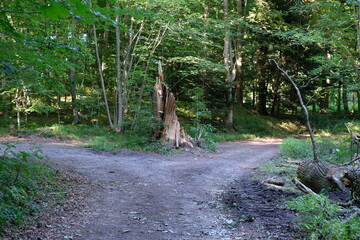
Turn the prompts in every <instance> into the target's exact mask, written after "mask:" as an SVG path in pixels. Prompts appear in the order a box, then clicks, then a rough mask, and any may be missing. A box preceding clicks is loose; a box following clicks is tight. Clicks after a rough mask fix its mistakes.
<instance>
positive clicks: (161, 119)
mask: <svg viewBox="0 0 360 240" xmlns="http://www.w3.org/2000/svg"><path fill="white" fill-rule="evenodd" d="M164 83H165V82H164V73H163V70H162V66H161V63H160V62H159V77H158V78H157V79H156V84H155V86H154V93H155V96H154V97H155V116H156V122H157V126H156V129H155V130H154V133H153V136H154V137H155V138H158V139H160V140H161V142H162V144H164V145H167V146H169V147H175V148H179V147H190V148H192V147H193V144H192V138H191V137H190V136H189V135H187V134H186V133H185V131H184V129H183V128H181V127H180V122H179V120H178V117H177V115H176V104H175V97H174V94H173V93H172V92H171V91H170V89H169V88H168V87H166V86H165V84H164Z"/></svg>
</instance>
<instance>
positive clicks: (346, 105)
mask: <svg viewBox="0 0 360 240" xmlns="http://www.w3.org/2000/svg"><path fill="white" fill-rule="evenodd" d="M342 87H343V92H342V98H343V106H344V112H345V113H348V112H349V103H348V101H349V99H348V90H347V84H346V83H345V81H344V82H343V84H342Z"/></svg>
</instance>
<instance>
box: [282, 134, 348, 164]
mask: <svg viewBox="0 0 360 240" xmlns="http://www.w3.org/2000/svg"><path fill="white" fill-rule="evenodd" d="M315 140H316V143H317V146H318V150H319V154H318V157H319V159H320V160H323V161H328V162H332V163H345V162H348V161H350V159H351V155H352V154H354V152H350V141H351V139H350V136H349V135H338V136H332V137H316V138H315ZM353 151H355V149H353ZM280 152H281V155H282V156H283V157H285V158H290V159H295V160H304V159H311V158H312V157H313V152H312V145H311V142H310V139H296V138H292V137H289V138H285V139H284V140H283V142H282V144H281V146H280Z"/></svg>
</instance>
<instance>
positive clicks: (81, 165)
mask: <svg viewBox="0 0 360 240" xmlns="http://www.w3.org/2000/svg"><path fill="white" fill-rule="evenodd" d="M279 143H280V140H279V139H257V140H250V141H242V142H232V143H223V144H220V148H219V151H218V152H217V153H196V154H194V153H184V154H181V155H171V156H164V155H159V154H155V153H142V152H133V151H130V150H120V151H115V152H100V151H94V150H90V149H84V148H78V147H73V146H61V145H54V144H44V143H41V144H39V146H40V147H41V149H42V150H43V153H44V155H46V156H48V158H49V159H50V161H51V162H53V163H55V164H56V165H58V166H59V167H60V168H65V169H70V170H73V171H74V172H76V173H80V174H81V175H85V176H86V177H87V178H88V179H89V181H90V182H91V183H92V184H93V185H94V186H95V187H93V188H91V189H92V190H91V191H92V192H91V193H89V195H88V196H86V197H84V198H85V200H84V204H83V205H81V206H83V209H79V211H80V212H81V211H83V213H79V214H78V216H74V217H76V222H75V223H74V221H71V219H70V220H68V221H69V222H72V224H70V223H69V225H68V226H66V227H63V228H62V229H60V231H58V234H59V235H57V237H58V238H54V239H86V240H91V239H94V240H95V239H106V240H112V239H124V240H126V239H131V240H135V239H139V240H140V239H141V240H145V239H146V240H161V239H164V240H165V239H207V240H211V239H246V238H236V236H235V235H234V234H235V232H233V231H232V230H231V229H228V228H226V227H225V225H226V223H228V222H229V219H227V217H226V216H225V215H224V214H223V211H221V206H220V205H221V204H220V201H219V200H218V199H219V196H220V194H221V192H222V190H224V189H225V187H226V186H227V185H229V184H230V183H231V182H233V181H234V180H236V179H239V178H241V177H242V176H244V175H246V174H247V173H248V172H249V169H252V168H254V167H256V166H258V165H259V164H261V163H263V162H265V161H267V160H269V159H270V158H271V157H273V156H274V155H275V154H277V153H278V144H279ZM30 147H31V144H28V143H23V144H20V145H19V148H22V149H28V148H30ZM84 212H86V214H84ZM47 227H48V228H51V227H52V226H48V225H47ZM59 228H61V227H59ZM34 237H36V236H34ZM42 239H45V238H42Z"/></svg>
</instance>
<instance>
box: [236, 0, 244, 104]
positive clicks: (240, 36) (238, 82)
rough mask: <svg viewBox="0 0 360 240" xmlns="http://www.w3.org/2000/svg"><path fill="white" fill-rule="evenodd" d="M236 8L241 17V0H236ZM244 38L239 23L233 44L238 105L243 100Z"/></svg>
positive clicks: (238, 15)
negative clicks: (234, 43) (234, 44)
mask: <svg viewBox="0 0 360 240" xmlns="http://www.w3.org/2000/svg"><path fill="white" fill-rule="evenodd" d="M236 9H237V17H238V18H239V19H241V18H242V17H243V16H244V14H243V3H242V0H236ZM243 38H244V29H243V27H242V25H241V24H239V25H238V27H237V38H236V46H235V55H236V60H235V61H236V62H235V67H236V75H235V82H236V100H237V103H238V104H239V105H242V104H243V101H244V80H243V77H242V64H243V62H242V61H243V60H242V48H243V46H242V41H243Z"/></svg>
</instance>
